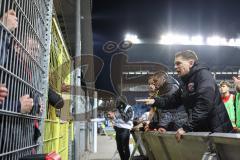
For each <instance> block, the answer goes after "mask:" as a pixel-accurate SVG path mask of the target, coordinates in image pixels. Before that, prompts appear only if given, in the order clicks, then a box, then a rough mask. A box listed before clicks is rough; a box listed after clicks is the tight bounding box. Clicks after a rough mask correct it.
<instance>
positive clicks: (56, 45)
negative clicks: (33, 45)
mask: <svg viewBox="0 0 240 160" xmlns="http://www.w3.org/2000/svg"><path fill="white" fill-rule="evenodd" d="M70 69H71V62H70V56H69V53H68V51H67V48H66V46H65V43H64V41H63V38H62V35H61V31H60V29H59V26H58V24H57V21H56V19H55V18H53V21H52V37H51V51H50V66H49V84H50V86H51V87H52V88H53V89H54V90H55V91H56V92H58V93H59V94H61V95H62V92H61V87H62V85H63V84H65V85H70V81H71V80H70ZM64 98H65V99H70V94H64ZM64 107H66V108H67V110H68V113H69V108H70V101H65V104H64ZM69 124H71V123H69V122H68V121H61V120H60V118H59V117H57V116H56V109H55V108H54V107H52V106H50V105H49V106H48V108H47V119H45V129H44V145H43V152H44V153H49V152H52V151H56V152H57V153H59V154H60V155H61V159H62V160H68V143H69V134H71V135H72V134H73V130H72V129H69V127H70V128H71V127H72V126H71V125H69ZM69 131H71V132H70V133H69Z"/></svg>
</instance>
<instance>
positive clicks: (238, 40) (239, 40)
mask: <svg viewBox="0 0 240 160" xmlns="http://www.w3.org/2000/svg"><path fill="white" fill-rule="evenodd" d="M235 46H240V39H239V38H237V39H235Z"/></svg>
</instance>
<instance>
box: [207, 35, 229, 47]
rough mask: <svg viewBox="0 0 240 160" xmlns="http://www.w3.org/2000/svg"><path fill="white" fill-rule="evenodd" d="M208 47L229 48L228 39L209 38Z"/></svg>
mask: <svg viewBox="0 0 240 160" xmlns="http://www.w3.org/2000/svg"><path fill="white" fill-rule="evenodd" d="M207 45H212V46H227V45H228V42H227V40H226V38H222V37H219V36H213V37H209V38H207Z"/></svg>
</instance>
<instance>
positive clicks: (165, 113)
mask: <svg viewBox="0 0 240 160" xmlns="http://www.w3.org/2000/svg"><path fill="white" fill-rule="evenodd" d="M148 83H149V90H150V97H152V98H157V97H168V96H171V95H172V94H173V93H174V92H175V91H176V90H177V89H178V88H179V83H178V82H177V81H176V80H175V79H174V78H173V77H171V76H169V75H168V74H167V73H165V72H162V71H160V72H157V73H155V74H154V75H153V76H152V77H150V79H149V81H148ZM168 108H173V107H168V106H166V108H165V109H161V108H157V106H152V109H151V110H152V111H153V110H154V113H155V114H154V116H153V118H152V120H151V122H150V124H149V127H150V128H152V129H157V130H158V131H159V132H160V133H164V132H166V131H176V130H177V129H178V128H180V127H181V126H182V125H183V124H184V123H186V122H187V113H186V112H185V109H184V107H183V106H179V107H178V108H177V109H168ZM150 115H151V114H150Z"/></svg>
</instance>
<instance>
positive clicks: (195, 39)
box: [191, 35, 204, 45]
mask: <svg viewBox="0 0 240 160" xmlns="http://www.w3.org/2000/svg"><path fill="white" fill-rule="evenodd" d="M191 45H204V42H203V37H202V36H200V35H197V36H192V37H191Z"/></svg>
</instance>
